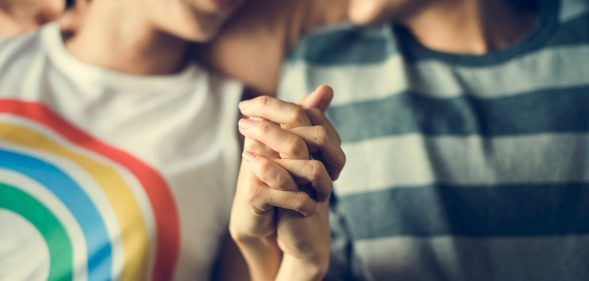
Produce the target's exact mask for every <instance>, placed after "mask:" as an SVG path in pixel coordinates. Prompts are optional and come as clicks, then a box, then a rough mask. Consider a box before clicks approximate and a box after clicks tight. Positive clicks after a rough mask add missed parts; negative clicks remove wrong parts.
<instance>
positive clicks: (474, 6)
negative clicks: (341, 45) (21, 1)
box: [201, 0, 537, 95]
mask: <svg viewBox="0 0 589 281" xmlns="http://www.w3.org/2000/svg"><path fill="white" fill-rule="evenodd" d="M522 1H528V0H522ZM266 2H272V1H268V0H260V1H255V2H252V5H248V6H247V7H246V9H244V10H243V11H242V12H241V13H240V14H239V15H237V17H236V18H235V19H234V20H233V21H232V22H231V23H230V25H229V26H228V27H227V28H226V32H224V33H223V34H222V35H221V36H220V37H219V38H218V39H217V40H215V41H214V42H213V44H212V45H208V46H205V47H204V48H203V47H201V48H203V49H204V51H203V52H202V54H203V56H202V58H201V59H202V60H204V61H206V62H207V63H208V64H209V65H211V66H212V67H213V68H215V69H218V70H219V71H220V72H222V73H225V74H227V75H229V76H232V77H236V78H238V79H241V80H243V81H244V82H245V83H246V84H247V85H248V86H250V87H251V88H252V89H253V90H254V91H256V92H258V93H260V94H265V95H273V94H275V92H276V89H277V85H278V75H279V73H280V67H281V65H282V62H283V60H284V59H285V57H286V55H287V54H288V53H289V50H290V49H291V48H292V47H293V46H294V44H295V43H296V42H297V41H298V39H300V38H301V36H303V35H304V34H306V33H308V32H311V31H313V30H314V29H316V28H317V27H319V26H323V25H327V24H333V23H336V22H339V21H343V20H349V21H351V22H353V23H354V24H357V25H367V24H372V23H376V22H381V21H389V22H390V21H395V22H397V23H399V24H401V25H404V26H405V27H407V28H408V29H409V30H410V31H411V33H412V34H413V36H415V37H416V38H417V40H418V41H419V42H420V43H421V44H423V45H424V46H425V47H427V48H431V49H433V50H437V51H442V52H451V53H459V54H471V55H477V54H483V53H487V52H490V51H494V50H499V49H503V48H506V47H508V46H509V45H511V44H513V43H514V42H516V41H517V40H519V39H521V38H522V37H523V36H525V35H526V34H527V33H529V32H530V30H531V29H532V28H533V26H534V25H535V24H536V22H537V15H536V12H535V11H534V10H532V11H529V10H522V9H520V8H519V7H518V6H515V5H512V4H510V2H509V1H507V0H501V1H493V0H437V1H436V0H349V1H347V0H324V1H301V2H302V3H303V4H301V5H300V6H301V7H302V8H298V9H295V8H292V7H290V6H289V5H288V3H289V1H282V2H285V4H284V5H282V6H281V5H276V4H275V5H272V3H266ZM282 2H281V3H282ZM528 2H530V1H528ZM532 2H533V1H532ZM256 3H257V4H256ZM256 5H257V6H256ZM266 13H268V14H269V15H271V16H259V15H261V14H264V15H265V14H266ZM256 15H258V16H256ZM272 15H275V16H272Z"/></svg>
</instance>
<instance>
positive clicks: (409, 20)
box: [401, 0, 537, 55]
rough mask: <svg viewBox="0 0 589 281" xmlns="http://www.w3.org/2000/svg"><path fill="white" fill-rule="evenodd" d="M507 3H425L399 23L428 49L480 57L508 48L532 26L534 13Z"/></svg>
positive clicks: (494, 0)
mask: <svg viewBox="0 0 589 281" xmlns="http://www.w3.org/2000/svg"><path fill="white" fill-rule="evenodd" d="M509 2H510V1H508V0H437V1H428V4H424V5H423V6H422V7H420V8H418V9H415V10H414V12H412V13H411V14H410V16H407V17H405V18H404V19H402V20H401V22H402V23H403V25H405V26H406V27H407V28H409V29H410V30H411V32H412V34H413V35H414V36H415V37H416V38H417V40H418V41H420V43H421V44H423V45H425V46H426V47H428V48H431V49H434V50H438V51H443V52H449V53H460V54H473V55H480V54H484V53H488V52H490V51H495V50H499V49H503V48H507V47H509V46H510V45H511V44H513V43H514V42H516V41H517V40H519V39H520V38H522V37H523V36H524V35H525V34H527V33H528V32H529V31H530V30H531V29H533V26H534V25H535V24H536V22H537V15H536V12H535V11H533V12H532V11H529V10H523V9H521V8H519V7H516V6H515V5H514V4H512V3H509Z"/></svg>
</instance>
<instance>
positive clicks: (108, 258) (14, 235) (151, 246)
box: [0, 24, 242, 281]
mask: <svg viewBox="0 0 589 281" xmlns="http://www.w3.org/2000/svg"><path fill="white" fill-rule="evenodd" d="M241 92H242V86H241V85H240V84H239V83H237V82H234V81H231V80H227V79H224V78H220V77H218V76H215V75H213V74H210V73H208V72H207V71H206V70H204V69H201V68H200V67H199V66H197V65H191V66H188V67H187V68H186V69H185V70H183V71H182V72H181V73H178V74H175V75H169V76H152V77H145V76H133V75H127V74H123V73H117V72H114V71H109V70H106V69H103V68H100V67H97V66H94V65H90V64H86V63H84V62H81V61H79V60H77V59H76V58H74V57H73V56H72V55H70V54H69V53H68V52H67V50H66V49H65V47H64V44H63V42H62V38H61V34H60V32H59V28H58V26H57V25H54V24H50V25H48V26H45V27H43V28H42V29H41V30H40V31H38V32H35V33H31V34H28V35H25V36H22V37H18V38H13V39H7V40H3V41H0V241H2V242H1V243H0V280H6V281H19V280H23V281H24V280H26V281H33V280H96V281H98V280H101V281H102V280H141V281H143V280H164V281H167V280H208V279H209V275H210V267H211V266H212V262H213V260H214V258H215V257H216V255H217V253H218V248H219V246H220V240H221V238H222V237H223V236H224V235H225V234H226V231H227V230H226V229H227V223H228V219H229V213H230V207H231V201H232V198H233V192H234V187H235V179H236V175H237V162H238V143H237V136H236V128H235V124H236V121H237V104H238V101H239V99H240V96H241Z"/></svg>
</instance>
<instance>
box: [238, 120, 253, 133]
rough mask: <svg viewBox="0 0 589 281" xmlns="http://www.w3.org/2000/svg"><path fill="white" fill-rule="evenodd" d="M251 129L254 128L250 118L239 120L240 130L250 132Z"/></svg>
mask: <svg viewBox="0 0 589 281" xmlns="http://www.w3.org/2000/svg"><path fill="white" fill-rule="evenodd" d="M251 127H252V120H250V119H248V118H243V119H241V120H239V128H240V129H242V130H248V129H249V128H251Z"/></svg>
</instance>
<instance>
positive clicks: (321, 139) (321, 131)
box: [313, 126, 328, 145]
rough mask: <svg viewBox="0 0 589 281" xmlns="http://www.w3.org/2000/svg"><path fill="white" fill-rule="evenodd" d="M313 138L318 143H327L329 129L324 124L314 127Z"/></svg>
mask: <svg viewBox="0 0 589 281" xmlns="http://www.w3.org/2000/svg"><path fill="white" fill-rule="evenodd" d="M313 138H314V139H315V141H316V142H317V144H318V145H325V144H326V143H327V139H328V137H327V129H326V128H325V127H324V126H314V127H313Z"/></svg>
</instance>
